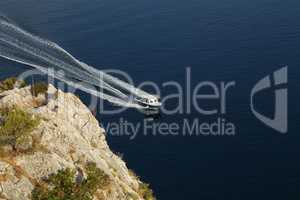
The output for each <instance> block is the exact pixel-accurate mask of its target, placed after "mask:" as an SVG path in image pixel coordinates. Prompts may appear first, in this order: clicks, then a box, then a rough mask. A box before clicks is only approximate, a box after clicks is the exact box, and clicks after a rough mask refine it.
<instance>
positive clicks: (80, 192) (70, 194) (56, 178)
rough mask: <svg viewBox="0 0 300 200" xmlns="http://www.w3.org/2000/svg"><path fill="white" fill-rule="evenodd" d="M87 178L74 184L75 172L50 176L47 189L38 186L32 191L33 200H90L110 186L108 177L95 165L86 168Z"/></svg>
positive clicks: (59, 172) (64, 171)
mask: <svg viewBox="0 0 300 200" xmlns="http://www.w3.org/2000/svg"><path fill="white" fill-rule="evenodd" d="M86 173H87V178H86V179H83V180H82V181H81V182H80V183H78V182H76V180H75V175H76V171H75V170H71V169H65V170H60V171H58V173H57V174H54V175H51V176H50V177H49V178H48V179H47V180H46V183H47V184H48V186H47V187H45V186H41V185H38V186H36V187H35V189H34V190H33V191H32V199H33V200H92V199H93V195H94V194H95V193H96V191H97V190H98V189H102V190H104V189H106V187H108V186H109V185H110V179H109V177H108V176H107V175H106V174H105V173H104V172H103V171H102V170H100V169H99V168H97V167H96V164H95V163H89V164H87V166H86Z"/></svg>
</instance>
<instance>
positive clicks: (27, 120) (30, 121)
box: [0, 107, 40, 150]
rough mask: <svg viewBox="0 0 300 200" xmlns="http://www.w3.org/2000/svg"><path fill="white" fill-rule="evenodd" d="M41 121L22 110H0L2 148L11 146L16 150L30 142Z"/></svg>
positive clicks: (0, 140)
mask: <svg viewBox="0 0 300 200" xmlns="http://www.w3.org/2000/svg"><path fill="white" fill-rule="evenodd" d="M39 121H40V120H39V118H37V117H34V116H33V115H31V114H29V113H27V112H25V111H23V110H22V109H20V108H17V107H14V108H0V146H4V145H11V146H12V147H13V148H14V149H15V150H16V146H17V145H22V144H23V143H26V142H28V140H29V139H30V137H31V135H30V133H31V132H32V131H33V130H34V128H36V127H37V126H38V124H39Z"/></svg>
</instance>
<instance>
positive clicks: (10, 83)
mask: <svg viewBox="0 0 300 200" xmlns="http://www.w3.org/2000/svg"><path fill="white" fill-rule="evenodd" d="M25 85H26V84H25V82H24V81H20V80H18V79H17V78H16V77H12V78H8V79H5V80H3V81H0V92H3V91H7V90H12V89H14V88H15V87H19V88H22V87H25Z"/></svg>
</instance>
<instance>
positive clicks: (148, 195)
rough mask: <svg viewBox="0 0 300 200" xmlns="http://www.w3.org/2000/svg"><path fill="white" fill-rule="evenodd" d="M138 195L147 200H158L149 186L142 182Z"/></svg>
mask: <svg viewBox="0 0 300 200" xmlns="http://www.w3.org/2000/svg"><path fill="white" fill-rule="evenodd" d="M138 193H139V195H141V197H142V198H143V199H145V200H156V198H155V197H154V194H153V191H152V190H151V189H150V185H149V184H146V183H143V182H140V183H139V191H138Z"/></svg>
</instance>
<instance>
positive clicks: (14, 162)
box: [0, 85, 143, 200]
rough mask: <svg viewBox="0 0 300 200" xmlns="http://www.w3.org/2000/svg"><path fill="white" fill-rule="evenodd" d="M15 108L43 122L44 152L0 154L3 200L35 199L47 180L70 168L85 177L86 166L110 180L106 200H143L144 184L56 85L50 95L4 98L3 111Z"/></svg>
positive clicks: (24, 92) (39, 131)
mask: <svg viewBox="0 0 300 200" xmlns="http://www.w3.org/2000/svg"><path fill="white" fill-rule="evenodd" d="M46 96H47V97H46ZM14 105H16V106H18V107H20V108H22V109H25V110H26V111H28V112H30V113H33V114H34V115H37V116H39V117H40V118H41V122H40V124H39V126H38V127H37V128H36V129H35V130H34V131H33V133H32V135H33V136H32V137H33V138H38V141H39V146H38V148H36V149H35V150H34V151H33V152H31V153H20V154H16V155H7V154H5V153H3V152H2V153H1V154H0V200H2V199H7V200H28V199H31V191H32V190H33V188H34V187H35V185H36V184H37V183H39V182H40V181H41V180H42V179H44V178H46V177H48V176H49V175H50V174H55V173H56V172H57V171H58V170H60V169H66V168H70V169H74V170H78V171H83V173H84V163H87V162H94V163H96V165H97V167H98V168H100V169H101V170H103V171H104V172H105V173H106V174H107V175H108V176H109V177H110V179H111V184H110V187H109V188H108V189H107V190H104V191H100V192H101V193H102V194H101V196H102V198H103V199H107V200H125V199H134V200H138V199H140V200H142V199H143V198H142V197H141V195H140V194H139V192H138V190H139V184H140V183H139V180H138V179H137V178H136V177H135V176H133V175H132V174H131V173H130V170H128V169H127V167H126V164H125V163H124V162H123V161H122V159H121V158H120V157H118V156H117V155H115V154H114V153H113V152H112V151H111V150H110V148H109V146H108V145H107V142H106V139H105V134H104V130H103V129H102V128H101V127H100V126H99V123H98V121H97V120H96V119H95V117H94V116H93V115H92V114H91V112H90V111H89V110H88V108H87V107H86V106H85V105H84V104H83V103H82V102H81V101H80V100H79V99H78V98H77V97H76V96H75V95H73V94H68V93H64V92H62V91H60V90H57V89H56V88H54V87H53V86H51V85H50V86H49V88H48V94H47V95H43V94H40V95H39V96H38V97H33V96H32V95H31V91H30V86H28V87H25V88H22V89H13V90H10V91H5V92H2V93H0V107H1V106H14ZM25 148H26V147H25ZM94 199H95V200H97V199H99V198H98V197H96V196H95V197H94ZM99 200H100V199H99Z"/></svg>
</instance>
